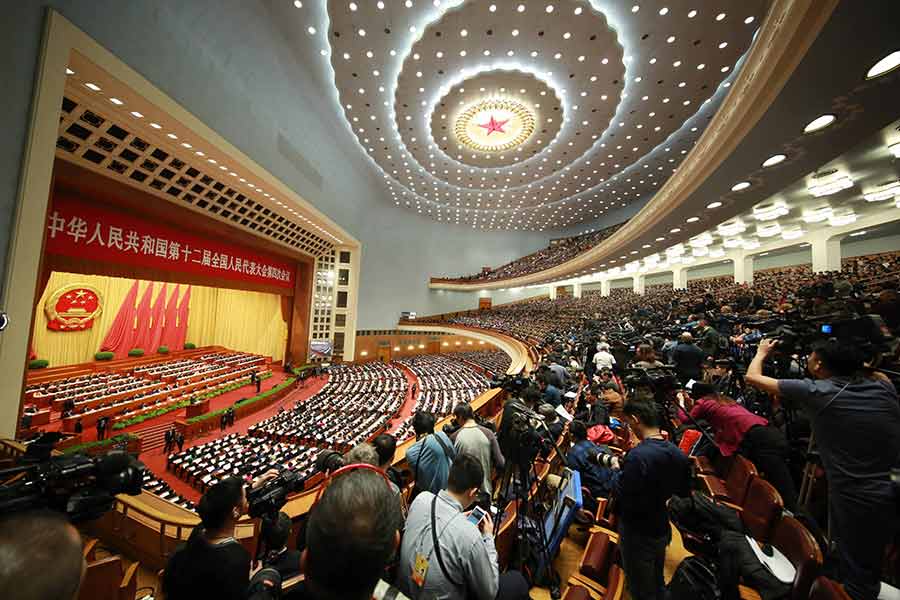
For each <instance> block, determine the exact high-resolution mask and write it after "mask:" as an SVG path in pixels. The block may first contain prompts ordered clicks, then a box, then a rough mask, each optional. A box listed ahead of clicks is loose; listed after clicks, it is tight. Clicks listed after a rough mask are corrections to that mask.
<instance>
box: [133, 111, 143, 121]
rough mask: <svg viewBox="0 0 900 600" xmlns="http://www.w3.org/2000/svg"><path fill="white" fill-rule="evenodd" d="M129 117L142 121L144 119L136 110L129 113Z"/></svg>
mask: <svg viewBox="0 0 900 600" xmlns="http://www.w3.org/2000/svg"><path fill="white" fill-rule="evenodd" d="M131 116H132V117H134V118H135V119H143V118H144V115H142V114H141V113H139V112H138V111H136V110H133V111H131Z"/></svg>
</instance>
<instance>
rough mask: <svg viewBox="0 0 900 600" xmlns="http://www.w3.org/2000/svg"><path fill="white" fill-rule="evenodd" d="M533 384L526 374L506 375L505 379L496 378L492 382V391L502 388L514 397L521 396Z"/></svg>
mask: <svg viewBox="0 0 900 600" xmlns="http://www.w3.org/2000/svg"><path fill="white" fill-rule="evenodd" d="M530 384H531V380H530V379H529V378H528V377H526V376H525V375H524V374H522V373H519V374H516V375H504V376H503V377H495V378H494V379H493V380H492V381H491V389H492V390H493V389H497V388H500V389H502V390H503V391H504V392H507V393H509V394H511V395H513V396H519V395H521V393H522V392H524V391H525V390H526V389H527V388H528V386H529V385H530Z"/></svg>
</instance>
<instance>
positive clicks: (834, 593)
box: [809, 577, 851, 600]
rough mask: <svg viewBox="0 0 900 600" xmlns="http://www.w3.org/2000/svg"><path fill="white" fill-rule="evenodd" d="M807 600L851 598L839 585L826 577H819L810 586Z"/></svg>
mask: <svg viewBox="0 0 900 600" xmlns="http://www.w3.org/2000/svg"><path fill="white" fill-rule="evenodd" d="M809 600H851V598H850V595H849V594H848V593H847V592H846V590H844V586H842V585H841V584H839V583H837V582H836V581H832V580H831V579H828V578H827V577H819V578H817V579H816V580H815V581H814V582H813V584H812V588H811V589H810V592H809Z"/></svg>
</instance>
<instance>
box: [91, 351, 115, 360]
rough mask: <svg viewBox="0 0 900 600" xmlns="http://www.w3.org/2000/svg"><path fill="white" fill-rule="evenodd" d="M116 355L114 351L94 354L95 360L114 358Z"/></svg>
mask: <svg viewBox="0 0 900 600" xmlns="http://www.w3.org/2000/svg"><path fill="white" fill-rule="evenodd" d="M115 356H116V355H115V353H114V352H98V353H97V354H95V355H94V360H112V359H113V358H114V357H115Z"/></svg>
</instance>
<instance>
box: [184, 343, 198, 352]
mask: <svg viewBox="0 0 900 600" xmlns="http://www.w3.org/2000/svg"><path fill="white" fill-rule="evenodd" d="M184 349H185V350H196V349H197V345H196V344H195V343H193V342H185V344H184Z"/></svg>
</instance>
